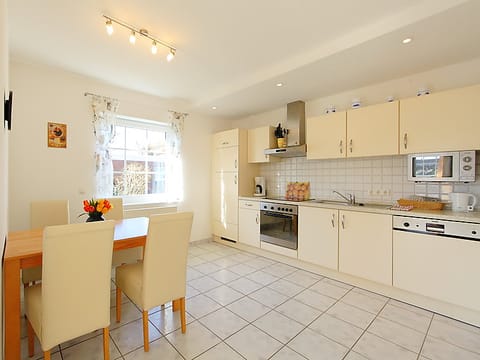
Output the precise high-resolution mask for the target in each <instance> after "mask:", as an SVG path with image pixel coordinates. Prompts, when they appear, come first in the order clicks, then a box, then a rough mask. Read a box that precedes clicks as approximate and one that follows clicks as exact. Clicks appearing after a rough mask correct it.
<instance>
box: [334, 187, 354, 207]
mask: <svg viewBox="0 0 480 360" xmlns="http://www.w3.org/2000/svg"><path fill="white" fill-rule="evenodd" d="M333 193H334V194H337V195H338V196H340V197H341V198H343V199H345V200H346V201H347V203H349V204H350V205H355V195H353V194H348V193H347V196H345V195H343V194H342V193H339V192H338V191H335V190H333Z"/></svg>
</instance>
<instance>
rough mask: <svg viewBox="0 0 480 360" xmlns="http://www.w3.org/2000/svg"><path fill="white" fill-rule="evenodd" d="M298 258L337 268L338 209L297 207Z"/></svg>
mask: <svg viewBox="0 0 480 360" xmlns="http://www.w3.org/2000/svg"><path fill="white" fill-rule="evenodd" d="M298 258H299V259H300V260H304V261H308V262H311V263H314V264H317V265H321V266H325V267H328V268H330V269H334V270H338V210H334V209H320V208H313V207H306V206H301V207H300V208H299V215H298Z"/></svg>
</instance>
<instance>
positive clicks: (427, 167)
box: [409, 153, 458, 181]
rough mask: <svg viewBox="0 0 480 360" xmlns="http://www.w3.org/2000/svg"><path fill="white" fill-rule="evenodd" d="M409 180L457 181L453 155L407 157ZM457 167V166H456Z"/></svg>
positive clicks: (455, 162)
mask: <svg viewBox="0 0 480 360" xmlns="http://www.w3.org/2000/svg"><path fill="white" fill-rule="evenodd" d="M409 160H410V161H409V168H410V169H409V170H410V171H409V180H413V181H457V180H458V179H457V176H456V175H455V174H457V172H458V170H456V169H455V165H456V164H457V163H458V161H456V159H455V154H451V153H444V154H421V155H420V154H419V155H411V156H410V157H409ZM457 166H458V164H457Z"/></svg>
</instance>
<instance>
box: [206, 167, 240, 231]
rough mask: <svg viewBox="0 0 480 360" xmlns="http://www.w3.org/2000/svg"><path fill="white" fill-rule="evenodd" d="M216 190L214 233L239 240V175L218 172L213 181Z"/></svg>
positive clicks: (213, 207)
mask: <svg viewBox="0 0 480 360" xmlns="http://www.w3.org/2000/svg"><path fill="white" fill-rule="evenodd" d="M213 187H214V189H218V191H215V192H214V193H213V196H212V199H213V204H212V209H213V233H214V234H215V235H218V236H220V237H225V238H227V239H230V240H237V230H238V174H237V173H236V172H217V173H215V174H214V179H213Z"/></svg>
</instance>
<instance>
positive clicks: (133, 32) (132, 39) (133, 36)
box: [128, 30, 137, 44]
mask: <svg viewBox="0 0 480 360" xmlns="http://www.w3.org/2000/svg"><path fill="white" fill-rule="evenodd" d="M128 40H129V41H130V44H135V41H136V40H137V38H136V37H135V31H133V30H132V33H131V34H130V37H129V38H128Z"/></svg>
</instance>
